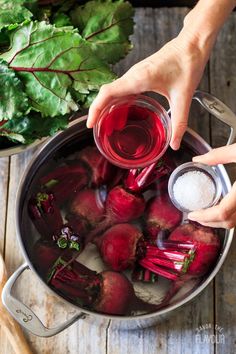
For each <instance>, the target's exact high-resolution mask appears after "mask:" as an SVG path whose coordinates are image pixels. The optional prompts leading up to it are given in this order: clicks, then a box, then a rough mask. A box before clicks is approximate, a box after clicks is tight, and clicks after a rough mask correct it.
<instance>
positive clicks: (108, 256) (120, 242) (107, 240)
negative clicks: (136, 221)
mask: <svg viewBox="0 0 236 354" xmlns="http://www.w3.org/2000/svg"><path fill="white" fill-rule="evenodd" d="M142 236H143V235H142V233H141V232H140V230H139V229H138V228H137V227H136V226H134V225H130V224H117V225H115V226H113V227H111V228H110V229H108V230H107V231H106V232H105V233H104V234H103V235H102V236H99V237H97V238H96V239H95V243H96V245H97V246H98V248H99V250H100V253H101V255H102V259H103V260H104V262H105V263H107V264H108V265H110V266H111V268H112V269H113V270H116V271H123V270H125V269H127V268H129V267H130V266H133V265H134V262H135V261H136V247H137V243H138V240H139V239H140V238H141V237H142Z"/></svg>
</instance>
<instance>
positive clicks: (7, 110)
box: [0, 59, 29, 122]
mask: <svg viewBox="0 0 236 354" xmlns="http://www.w3.org/2000/svg"><path fill="white" fill-rule="evenodd" d="M0 87H1V88H2V89H1V93H0V122H1V121H3V120H8V119H12V118H13V117H20V116H22V115H23V114H25V113H26V111H27V110H28V107H29V102H28V98H27V95H26V94H25V92H24V87H23V85H22V83H21V81H20V80H19V78H18V77H17V76H16V74H15V72H14V70H12V69H9V68H8V64H7V63H6V62H5V61H3V60H2V59H0Z"/></svg>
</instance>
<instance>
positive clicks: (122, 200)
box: [106, 186, 145, 223]
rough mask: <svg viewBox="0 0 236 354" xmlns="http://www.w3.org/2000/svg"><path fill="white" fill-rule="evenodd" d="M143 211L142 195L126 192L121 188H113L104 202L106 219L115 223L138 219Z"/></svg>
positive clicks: (143, 201)
mask: <svg viewBox="0 0 236 354" xmlns="http://www.w3.org/2000/svg"><path fill="white" fill-rule="evenodd" d="M144 209H145V200H144V198H143V196H142V195H137V194H133V193H130V192H128V191H126V190H125V189H124V188H123V187H122V186H116V187H114V188H113V189H112V190H111V191H110V192H109V194H108V197H107V200H106V211H107V215H108V218H110V219H111V220H112V221H114V222H115V223H120V222H128V221H131V220H133V219H137V218H139V217H140V216H141V215H142V214H143V212H144Z"/></svg>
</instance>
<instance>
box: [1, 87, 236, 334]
mask: <svg viewBox="0 0 236 354" xmlns="http://www.w3.org/2000/svg"><path fill="white" fill-rule="evenodd" d="M193 98H194V99H195V100H197V101H198V102H199V103H200V104H201V105H202V106H203V107H204V108H205V109H206V110H207V111H208V112H210V113H211V114H213V115H214V116H215V117H216V118H218V119H220V120H221V121H223V122H224V123H226V124H227V125H228V126H229V127H230V129H231V131H230V136H229V139H228V144H230V143H232V142H233V141H234V139H235V135H236V116H235V114H234V113H233V112H232V111H231V110H230V109H229V108H228V107H227V106H225V105H224V104H223V103H222V102H221V101H219V100H218V99H216V98H215V97H213V96H211V95H209V94H207V93H203V92H200V91H196V93H195V95H194V97H193ZM85 122H86V116H83V117H80V118H78V119H77V120H75V121H73V122H72V123H71V124H70V126H69V128H68V129H67V130H65V131H63V132H60V133H58V134H56V135H55V136H54V137H53V138H52V139H50V140H49V141H47V142H46V144H45V145H44V146H43V147H42V148H41V150H40V151H39V152H38V153H37V155H36V156H35V157H34V159H33V160H32V162H31V164H30V165H29V167H28V169H27V171H26V172H25V175H24V176H23V179H22V181H21V184H20V187H19V191H18V196H17V203H16V226H17V237H18V241H19V243H20V246H21V249H22V252H23V254H24V257H25V259H26V263H25V264H23V265H22V266H21V267H19V268H18V269H17V270H16V271H15V273H14V274H13V275H12V276H11V277H10V278H9V280H8V282H7V283H6V285H5V287H4V290H3V292H2V301H3V304H4V305H5V307H6V308H7V310H8V311H9V312H10V313H11V314H12V316H13V317H14V318H15V319H16V320H17V321H18V322H19V323H20V324H21V325H22V326H23V327H25V328H26V329H28V330H29V331H31V332H32V333H34V334H35V335H38V336H42V337H49V336H53V335H55V334H57V333H59V332H60V331H62V330H63V329H65V328H67V327H68V326H70V325H71V324H72V323H74V322H75V321H77V320H78V319H82V318H85V317H87V316H88V317H90V316H95V317H96V318H100V319H101V318H102V319H104V318H107V319H110V320H112V321H113V322H116V323H117V322H118V323H119V325H122V327H123V328H124V329H130V328H136V327H140V326H150V325H151V324H153V323H154V322H157V321H161V320H162V319H163V317H164V316H167V315H168V314H170V313H171V311H173V310H176V309H178V308H180V307H181V306H183V305H184V304H186V303H187V302H189V301H190V300H192V299H193V298H195V297H196V296H197V295H198V294H199V293H200V292H201V291H202V290H203V289H204V288H205V287H206V286H207V285H208V284H209V283H210V281H211V280H212V279H213V278H214V276H215V275H216V274H217V272H218V271H219V269H220V268H221V266H222V264H223V262H224V260H225V258H226V256H227V253H228V251H229V248H230V244H231V241H232V238H233V233H234V230H233V229H231V230H225V232H224V235H223V242H222V252H221V254H220V256H219V259H218V261H217V263H216V265H215V267H214V269H212V271H211V272H210V273H209V274H207V276H205V278H204V279H202V281H201V283H200V284H198V286H197V287H196V288H193V289H191V291H190V292H189V291H187V292H186V293H185V296H184V297H181V298H180V299H179V300H177V301H175V302H174V303H171V304H169V305H168V306H167V307H165V308H163V309H161V310H159V311H156V312H154V313H151V314H144V315H137V316H108V315H104V314H99V313H95V312H93V311H88V310H85V309H83V308H80V307H79V306H75V305H73V304H72V306H74V307H75V308H76V309H77V310H78V313H77V314H76V315H75V316H74V317H72V318H71V319H70V320H69V321H67V322H65V323H63V324H62V325H60V326H58V327H55V328H46V327H45V326H44V325H43V324H42V322H41V321H40V319H39V318H38V317H37V316H36V315H35V314H34V313H33V311H32V310H31V309H30V308H28V307H26V306H25V305H24V304H23V303H22V302H20V301H19V300H18V299H17V298H16V297H15V296H14V295H13V293H12V288H13V286H14V284H15V282H16V281H17V279H18V278H19V277H20V275H21V274H22V273H23V272H24V271H26V270H29V269H31V270H33V271H34V272H35V274H36V276H38V277H39V279H40V280H41V281H43V280H42V279H41V278H40V276H39V275H38V273H37V271H36V269H35V268H34V265H33V262H32V259H31V257H30V252H29V251H28V249H29V245H28V243H29V242H30V241H29V240H28V239H27V236H26V232H25V231H24V230H25V228H24V225H23V222H22V220H24V216H23V215H22V213H23V209H24V208H23V206H24V203H25V200H26V199H27V193H28V191H29V189H30V185H31V182H32V181H33V179H34V176H35V173H36V171H37V170H38V169H39V167H40V166H42V164H43V163H44V162H45V161H47V160H48V159H50V156H52V154H53V153H54V152H55V151H57V150H58V149H61V148H63V147H64V146H65V145H66V144H68V143H69V142H70V141H71V140H72V139H75V138H76V141H77V142H78V141H82V140H83V137H84V136H86V135H88V134H91V131H90V132H88V130H87V129H86V126H85ZM184 143H186V144H187V145H188V146H190V147H191V148H192V149H193V150H194V151H195V152H196V153H197V154H204V153H206V152H207V151H209V150H210V149H211V147H210V146H209V145H208V144H207V143H206V142H205V141H204V140H203V139H202V138H201V137H200V136H199V135H198V134H196V133H195V132H194V131H192V130H191V129H188V130H187V132H186V134H185V136H184ZM217 170H218V173H219V176H220V179H221V182H222V188H223V195H225V194H227V193H228V192H229V190H230V188H231V183H230V180H229V177H228V175H227V172H226V170H225V168H224V167H223V166H222V165H218V166H217ZM43 283H44V285H45V286H47V287H48V285H47V284H46V283H45V282H44V281H43ZM48 289H50V291H52V292H53V293H54V295H55V294H56V293H55V292H54V291H53V290H52V289H51V288H49V287H48ZM56 295H57V296H59V295H58V294H56ZM59 297H60V296H59ZM63 301H66V300H65V299H64V298H63ZM93 318H94V317H93ZM121 322H122V323H121Z"/></svg>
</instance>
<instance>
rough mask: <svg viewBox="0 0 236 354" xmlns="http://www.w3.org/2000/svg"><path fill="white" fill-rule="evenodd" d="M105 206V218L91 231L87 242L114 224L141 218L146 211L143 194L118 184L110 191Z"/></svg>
mask: <svg viewBox="0 0 236 354" xmlns="http://www.w3.org/2000/svg"><path fill="white" fill-rule="evenodd" d="M105 206H106V207H105V215H106V216H105V219H104V220H103V221H102V222H101V223H100V224H99V225H98V226H97V227H96V228H95V229H93V230H92V231H91V232H90V233H89V235H88V237H87V242H92V241H93V239H94V237H95V236H97V235H98V234H101V233H102V232H104V230H106V229H108V228H109V227H110V226H111V225H113V224H119V223H126V222H128V221H131V220H135V219H137V218H139V217H140V216H141V215H142V214H143V212H144V209H145V200H144V198H143V196H142V195H137V194H133V193H131V192H129V191H126V190H125V189H124V188H123V187H122V186H116V187H114V188H112V189H111V190H110V192H109V193H108V196H107V198H106V204H105Z"/></svg>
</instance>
